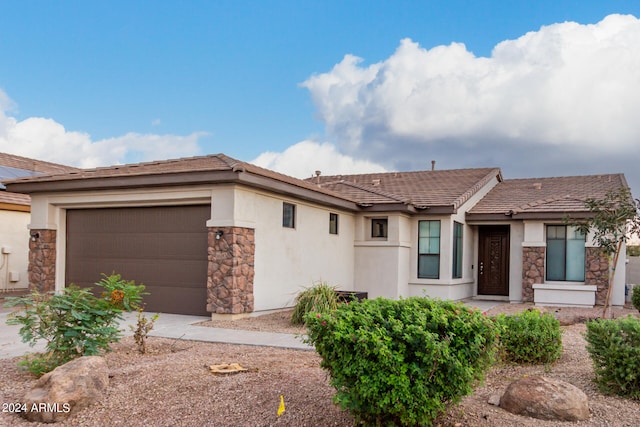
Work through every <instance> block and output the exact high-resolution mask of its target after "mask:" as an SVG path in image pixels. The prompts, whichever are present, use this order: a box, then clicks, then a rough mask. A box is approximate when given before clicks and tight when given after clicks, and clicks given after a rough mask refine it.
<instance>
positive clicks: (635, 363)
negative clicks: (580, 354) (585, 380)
mask: <svg viewBox="0 0 640 427" xmlns="http://www.w3.org/2000/svg"><path fill="white" fill-rule="evenodd" d="M585 338H586V340H587V351H588V352H589V355H590V356H591V360H592V361H593V367H594V371H595V375H596V378H595V381H596V383H597V384H598V386H599V388H600V390H601V391H603V392H605V393H611V394H618V395H620V396H625V397H631V398H634V399H640V319H637V318H634V317H632V316H628V317H626V318H619V319H612V320H605V319H597V320H593V321H590V322H587V333H586V335H585Z"/></svg>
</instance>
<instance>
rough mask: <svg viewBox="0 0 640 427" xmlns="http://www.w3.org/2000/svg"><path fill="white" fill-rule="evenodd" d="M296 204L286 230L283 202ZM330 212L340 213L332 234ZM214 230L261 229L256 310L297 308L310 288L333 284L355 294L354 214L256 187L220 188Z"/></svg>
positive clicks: (257, 238)
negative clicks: (300, 296) (230, 227)
mask: <svg viewBox="0 0 640 427" xmlns="http://www.w3.org/2000/svg"><path fill="white" fill-rule="evenodd" d="M283 202H287V203H292V204H294V205H295V206H296V215H295V228H286V227H283V226H282V204H283ZM329 213H336V214H338V215H339V217H338V218H339V219H338V234H337V235H334V234H329ZM208 225H209V226H212V227H215V226H222V225H234V226H238V227H252V228H254V229H255V244H256V253H255V278H254V289H253V292H254V297H255V311H263V310H271V309H277V308H282V307H289V306H293V305H294V299H295V296H296V295H297V294H298V293H299V292H300V291H301V290H303V289H304V288H305V287H309V286H311V285H313V284H314V283H317V282H327V283H328V284H329V285H332V286H337V287H338V288H339V289H343V290H353V263H354V259H353V240H354V217H353V215H351V214H349V213H348V212H344V211H340V210H335V209H329V208H326V207H323V206H320V205H316V204H312V203H308V202H304V201H301V200H297V199H294V198H286V197H281V196H277V195H273V194H270V193H267V192H262V191H257V190H254V189H251V188H240V187H236V188H230V187H227V188H216V189H214V195H213V204H212V219H211V221H210V222H209V223H208Z"/></svg>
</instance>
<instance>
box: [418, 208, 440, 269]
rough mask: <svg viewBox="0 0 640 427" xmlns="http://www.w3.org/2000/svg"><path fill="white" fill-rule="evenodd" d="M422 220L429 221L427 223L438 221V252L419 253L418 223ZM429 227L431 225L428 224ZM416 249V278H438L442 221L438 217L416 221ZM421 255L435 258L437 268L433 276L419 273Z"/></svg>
mask: <svg viewBox="0 0 640 427" xmlns="http://www.w3.org/2000/svg"><path fill="white" fill-rule="evenodd" d="M422 222H429V223H436V222H437V223H438V236H437V239H438V252H437V253H435V252H434V253H430V252H425V253H421V251H420V239H421V236H420V223H422ZM429 229H431V226H429ZM427 238H429V239H432V238H433V239H435V237H431V236H428V237H427ZM430 246H431V245H429V247H430ZM417 251H418V265H417V270H418V271H417V275H418V279H440V255H441V252H442V221H440V220H439V219H431V220H419V221H418V245H417ZM422 257H431V258H436V259H437V265H438V268H437V271H436V274H435V276H434V275H431V276H427V275H425V274H421V271H420V259H421V258H422Z"/></svg>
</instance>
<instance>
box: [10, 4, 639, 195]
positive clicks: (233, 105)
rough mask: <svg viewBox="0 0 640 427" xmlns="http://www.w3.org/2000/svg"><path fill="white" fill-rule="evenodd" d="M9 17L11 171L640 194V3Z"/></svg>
mask: <svg viewBox="0 0 640 427" xmlns="http://www.w3.org/2000/svg"><path fill="white" fill-rule="evenodd" d="M0 10H1V13H0V151H5V152H12V153H15V154H19V155H25V156H28V157H34V158H38V159H42V160H50V161H56V162H60V163H66V164H72V165H78V166H85V167H92V166H97V165H107V164H114V163H125V162H137V161H145V160H152V159H163V158H173V157H183V156H191V155H202V154H213V153H219V152H223V153H225V154H228V155H230V156H232V157H236V158H238V159H241V160H245V161H255V162H256V163H258V164H261V165H263V166H266V167H270V168H273V169H277V170H280V171H282V172H285V173H289V174H292V175H296V176H309V175H310V174H311V173H312V172H313V171H314V170H317V169H320V170H323V173H324V172H325V171H326V173H349V172H364V171H376V170H410V169H420V168H429V167H430V161H431V160H432V159H435V160H437V162H438V163H437V165H438V167H441V168H457V167H480V166H482V167H484V166H498V167H501V168H502V169H503V173H504V175H505V177H507V178H516V177H528V176H545V175H546V176H550V175H565V174H592V173H605V172H624V173H625V174H626V175H627V178H628V180H629V182H630V184H631V185H632V187H633V188H634V192H635V193H638V192H639V191H640V172H638V171H637V170H638V169H640V168H638V167H637V163H638V162H637V149H636V148H635V147H637V144H636V145H633V141H634V140H635V141H640V138H638V137H640V129H639V128H638V126H637V125H636V123H635V122H636V121H637V119H636V120H634V119H633V117H632V116H633V115H631V114H629V111H630V110H631V109H632V108H633V107H635V106H636V104H635V102H638V101H635V99H636V98H639V99H640V93H639V92H638V91H639V90H640V81H639V79H640V77H637V76H638V75H640V72H639V71H640V68H639V66H640V23H638V22H637V20H636V19H635V18H634V17H636V18H637V17H640V2H637V1H617V0H610V1H606V2H605V1H596V0H594V1H590V0H583V1H562V0H556V1H535V2H533V1H530V2H525V1H513V0H512V1H471V0H469V1H461V0H458V1H328V0H325V1H180V2H178V1H114V0H111V1H60V2H53V1H30V0H24V1H19V2H17V1H14V2H3V3H2V5H1V6H0ZM612 14H621V15H633V17H627V18H626V19H623V18H622V17H620V18H619V19H609V20H608V21H606V22H605V21H603V19H605V17H607V16H609V15H612ZM565 21H572V22H575V23H577V24H576V25H577V27H576V25H574V26H570V25H568V24H564V25H563V24H562V23H564V22H565ZM601 22H604V23H601ZM554 24H560V25H556V26H554ZM578 24H579V25H578ZM527 34H529V35H528V36H527ZM505 41H511V43H506V44H505V43H503V42H505ZM452 43H453V44H452ZM456 43H460V44H463V45H460V44H456ZM501 43H502V45H501V46H503V48H501V49H496V50H494V48H496V46H498V45H500V44H501ZM583 44H584V46H583ZM600 44H602V45H601V46H600ZM576 46H579V48H576V50H575V51H574V50H573V49H574V48H575V47H576ZM585 46H586V47H585ZM594 46H595V47H594ZM598 46H599V47H598ZM618 47H619V49H618ZM634 48H635V49H634ZM611 52H614V53H615V52H617V53H616V54H614V53H611ZM625 52H626V53H625ZM346 55H347V56H346ZM349 55H353V57H352V56H349ZM354 57H358V58H361V59H360V60H357V59H355V58H354ZM634 67H635V68H634ZM625 70H627V71H628V72H625ZM501 76H505V77H501ZM634 76H635V77H634ZM596 81H597V82H598V83H597V84H594V82H596ZM574 86H575V87H574ZM565 89H566V93H565ZM619 98H622V99H621V100H620V102H618V99H619ZM597 106H600V107H597ZM639 107H640V106H639ZM556 109H557V110H556ZM635 111H639V110H635ZM541 112H542V113H545V114H542V113H541ZM635 115H636V116H637V113H635ZM591 126H594V127H593V128H591ZM611 129H616V130H619V131H616V132H612V131H611ZM609 138H610V139H609Z"/></svg>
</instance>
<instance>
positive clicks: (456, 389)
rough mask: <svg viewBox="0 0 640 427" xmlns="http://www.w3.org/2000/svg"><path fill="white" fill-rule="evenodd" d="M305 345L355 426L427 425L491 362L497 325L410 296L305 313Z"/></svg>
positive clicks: (450, 306)
mask: <svg viewBox="0 0 640 427" xmlns="http://www.w3.org/2000/svg"><path fill="white" fill-rule="evenodd" d="M306 323H307V328H308V340H307V341H308V342H309V343H311V344H313V345H314V346H315V349H316V351H317V352H318V353H319V355H320V356H321V357H322V362H321V366H322V367H323V368H324V369H326V370H327V371H328V372H329V375H330V378H331V385H332V386H333V387H335V388H336V390H337V394H336V396H335V397H334V400H335V401H336V402H337V403H339V404H340V405H341V407H342V408H343V409H348V410H349V411H350V412H351V413H352V414H353V415H354V416H355V417H356V419H357V421H359V422H364V423H366V424H368V425H378V426H394V425H399V426H407V425H411V426H413V425H430V424H431V423H432V422H433V420H434V419H435V418H436V417H437V416H438V415H440V414H442V413H443V412H444V411H445V410H446V409H447V407H448V406H449V405H450V404H454V403H456V402H458V401H459V400H460V399H461V397H462V396H464V395H466V394H469V393H471V392H472V387H473V386H474V384H475V383H476V382H477V381H478V380H481V379H482V378H483V377H484V372H485V371H486V369H487V368H488V367H489V365H490V364H491V362H492V361H493V356H494V354H495V345H494V344H495V343H496V341H497V326H496V325H495V324H494V322H493V321H492V320H491V319H490V318H487V317H486V316H483V315H482V314H481V313H480V312H477V311H472V310H470V309H468V308H466V307H465V306H463V305H462V304H456V303H452V302H445V301H439V300H432V299H428V298H418V297H412V298H408V299H404V300H399V301H393V300H387V299H383V298H378V299H375V300H364V301H361V302H360V303H358V304H340V305H339V307H338V308H337V309H336V310H334V311H333V312H331V313H327V314H321V313H309V314H308V315H307V316H306Z"/></svg>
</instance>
